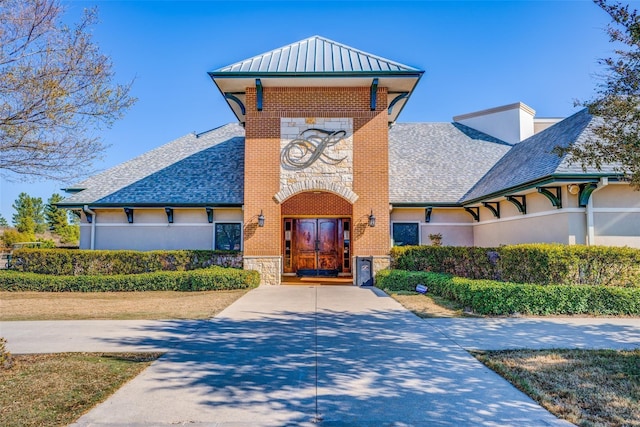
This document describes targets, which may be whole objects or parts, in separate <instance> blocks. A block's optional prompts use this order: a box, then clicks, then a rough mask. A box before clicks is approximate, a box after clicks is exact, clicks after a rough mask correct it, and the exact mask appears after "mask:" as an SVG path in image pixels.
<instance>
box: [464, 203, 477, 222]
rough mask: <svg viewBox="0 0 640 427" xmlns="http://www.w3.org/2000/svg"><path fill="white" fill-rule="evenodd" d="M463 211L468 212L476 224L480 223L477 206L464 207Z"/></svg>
mask: <svg viewBox="0 0 640 427" xmlns="http://www.w3.org/2000/svg"><path fill="white" fill-rule="evenodd" d="M464 210H465V211H467V212H469V213H470V214H471V216H472V217H473V219H474V220H475V221H476V222H480V208H479V207H478V206H473V207H470V208H469V207H466V208H464Z"/></svg>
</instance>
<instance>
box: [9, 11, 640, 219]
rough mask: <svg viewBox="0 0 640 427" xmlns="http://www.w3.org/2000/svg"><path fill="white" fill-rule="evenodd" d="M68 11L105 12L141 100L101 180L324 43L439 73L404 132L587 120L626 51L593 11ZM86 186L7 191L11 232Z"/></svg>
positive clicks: (405, 115) (112, 140) (200, 124)
mask: <svg viewBox="0 0 640 427" xmlns="http://www.w3.org/2000/svg"><path fill="white" fill-rule="evenodd" d="M63 4H64V5H65V7H66V8H67V11H66V14H65V17H66V19H69V20H74V19H75V20H77V17H78V16H79V14H80V13H81V11H82V9H83V8H86V7H91V6H94V5H96V6H97V7H98V11H99V17H100V21H101V22H100V24H99V25H98V26H97V27H95V29H94V35H95V41H96V42H97V43H98V44H99V45H100V47H101V49H102V51H103V52H104V53H106V54H107V55H109V56H111V58H112V60H113V63H114V67H115V71H116V74H117V75H116V77H117V80H118V81H119V82H127V81H130V80H132V79H133V80H134V85H133V95H134V96H135V97H137V98H138V99H139V100H138V102H137V104H136V105H135V106H134V107H133V108H132V109H131V110H130V111H129V112H128V113H127V114H126V116H125V117H124V119H122V120H120V121H118V122H116V124H115V125H114V126H113V127H112V128H111V129H109V130H106V131H103V132H102V133H101V134H100V135H101V137H102V139H103V140H104V142H105V143H106V144H108V145H109V148H108V149H107V150H106V151H105V153H104V156H103V159H102V160H100V161H98V162H97V163H96V164H95V165H94V169H95V170H96V171H100V170H104V169H106V168H109V167H112V166H114V165H117V164H118V163H121V162H124V161H126V160H128V159H131V158H133V157H135V156H137V155H140V154H142V153H144V152H146V151H148V150H151V149H153V148H155V147H157V146H159V145H162V144H164V143H167V142H169V141H171V140H173V139H175V138H178V137H180V136H182V135H184V134H186V133H189V132H192V131H196V132H202V131H205V130H208V129H212V128H215V127H218V126H220V125H223V124H225V123H228V122H232V121H234V119H235V117H234V116H233V114H232V113H231V111H230V109H229V108H228V106H227V105H226V103H225V102H224V100H223V99H222V97H221V95H220V93H219V92H218V91H217V89H216V87H215V85H214V84H213V83H212V82H211V80H210V79H209V77H208V76H207V71H211V70H215V69H218V68H220V67H223V66H225V65H228V64H231V63H234V62H237V61H239V60H242V59H245V58H249V57H251V56H254V55H257V54H260V53H263V52H266V51H269V50H272V49H274V48H277V47H280V46H283V45H286V44H289V43H292V42H295V41H298V40H301V39H304V38H307V37H309V36H312V35H321V36H324V37H327V38H329V39H332V40H335V41H338V42H341V43H344V44H346V45H349V46H352V47H355V48H358V49H361V50H363V51H366V52H369V53H373V54H376V55H379V56H382V57H385V58H388V59H391V60H395V61H398V62H401V63H405V64H407V65H411V66H414V67H417V68H420V69H423V70H425V74H424V76H423V77H422V79H421V81H420V83H419V84H418V87H417V88H416V91H415V92H414V94H413V96H412V97H411V99H410V100H409V102H408V104H407V106H406V107H405V108H404V110H403V112H402V114H401V115H400V117H399V119H398V121H399V122H426V121H451V119H452V117H453V116H454V115H458V114H463V113H469V112H473V111H477V110H481V109H485V108H491V107H496V106H499V105H504V104H509V103H513V102H517V101H522V102H524V103H526V104H527V105H529V106H531V107H532V108H533V109H535V110H536V112H537V117H566V116H568V115H570V114H572V113H574V112H576V111H577V110H578V109H579V107H575V106H574V100H576V99H578V100H586V99H588V98H590V97H592V96H593V94H594V88H595V86H596V84H597V82H598V80H599V78H598V72H599V71H600V68H599V66H598V64H597V60H598V58H602V57H605V56H607V55H610V53H611V51H612V49H613V47H614V46H613V45H612V44H611V43H609V40H608V36H607V35H606V33H605V28H606V25H607V24H608V22H609V17H608V15H607V14H606V13H605V12H604V11H602V10H601V9H600V8H599V7H597V6H596V5H594V4H593V3H592V2H591V1H588V0H578V1H491V2H485V1H471V2H459V1H444V2H435V1H413V2H402V1H370V0H369V1H354V2H350V1H337V2H327V1H322V2H320V1H286V2H272V1H266V0H265V1H260V2H249V1H233V2H225V1H196V2H187V1H164V2H156V1H72V0H63ZM631 5H632V7H634V8H640V2H637V1H636V2H632V3H631ZM72 183H73V182H71V183H63V182H52V181H47V182H35V183H24V182H9V181H7V180H6V179H2V182H1V183H0V213H2V215H3V216H4V217H5V218H6V219H7V220H8V221H9V222H11V216H12V215H13V213H14V212H13V209H12V207H11V205H12V203H13V202H14V201H15V199H16V198H17V196H18V194H19V193H20V192H21V191H25V192H27V193H29V194H30V195H32V196H37V197H42V198H43V200H45V201H46V199H47V198H48V197H49V196H50V195H51V194H52V193H54V192H60V188H62V187H65V186H66V185H68V184H72Z"/></svg>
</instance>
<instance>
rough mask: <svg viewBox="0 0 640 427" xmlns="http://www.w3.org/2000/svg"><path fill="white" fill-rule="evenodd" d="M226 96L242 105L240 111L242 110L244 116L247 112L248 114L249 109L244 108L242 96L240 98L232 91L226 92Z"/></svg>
mask: <svg viewBox="0 0 640 427" xmlns="http://www.w3.org/2000/svg"><path fill="white" fill-rule="evenodd" d="M224 97H225V98H226V99H230V100H231V101H233V102H235V103H236V104H238V107H240V111H241V112H242V115H243V116H244V115H245V114H247V110H246V108H244V104H243V103H242V101H240V98H238V97H237V96H235V94H233V93H231V92H225V93H224Z"/></svg>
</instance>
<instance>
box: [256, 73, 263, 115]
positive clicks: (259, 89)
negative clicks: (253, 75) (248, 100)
mask: <svg viewBox="0 0 640 427" xmlns="http://www.w3.org/2000/svg"><path fill="white" fill-rule="evenodd" d="M256 107H257V109H258V111H262V82H261V81H260V79H256Z"/></svg>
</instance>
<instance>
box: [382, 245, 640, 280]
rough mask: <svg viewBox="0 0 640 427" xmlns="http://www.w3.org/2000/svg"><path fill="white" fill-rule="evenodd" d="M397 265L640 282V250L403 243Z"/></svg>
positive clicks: (480, 275)
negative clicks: (413, 244)
mask: <svg viewBox="0 0 640 427" xmlns="http://www.w3.org/2000/svg"><path fill="white" fill-rule="evenodd" d="M391 258H392V268H396V269H402V270H411V271H432V272H436V273H447V274H452V275H454V276H460V277H466V278H471V279H491V280H503V281H508V282H516V283H535V284H540V285H549V284H559V285H570V284H571V285H573V284H584V285H603V286H625V287H629V286H640V250H638V249H631V248H621V247H606V246H581V245H560V244H525V245H511V246H501V247H499V248H475V247H454V246H440V247H438V246H404V247H396V248H393V249H392V250H391Z"/></svg>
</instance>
